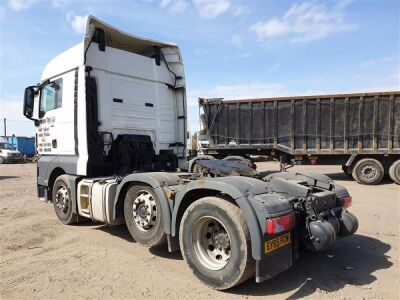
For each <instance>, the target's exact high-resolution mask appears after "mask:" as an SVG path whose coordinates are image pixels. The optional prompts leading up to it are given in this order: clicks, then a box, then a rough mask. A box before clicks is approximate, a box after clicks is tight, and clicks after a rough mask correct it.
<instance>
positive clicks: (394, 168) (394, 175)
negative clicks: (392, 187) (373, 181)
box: [389, 159, 400, 184]
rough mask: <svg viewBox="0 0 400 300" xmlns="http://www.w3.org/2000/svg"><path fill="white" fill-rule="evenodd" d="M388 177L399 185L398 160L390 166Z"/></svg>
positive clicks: (399, 165)
mask: <svg viewBox="0 0 400 300" xmlns="http://www.w3.org/2000/svg"><path fill="white" fill-rule="evenodd" d="M389 176H390V178H391V179H392V180H393V181H394V182H395V183H397V184H400V159H398V160H396V161H395V162H394V163H393V164H392V165H391V166H390V168H389Z"/></svg>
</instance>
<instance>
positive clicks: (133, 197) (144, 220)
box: [124, 185, 166, 247]
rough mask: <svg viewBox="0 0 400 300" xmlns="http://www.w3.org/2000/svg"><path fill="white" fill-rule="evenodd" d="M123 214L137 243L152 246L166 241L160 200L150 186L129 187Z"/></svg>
mask: <svg viewBox="0 0 400 300" xmlns="http://www.w3.org/2000/svg"><path fill="white" fill-rule="evenodd" d="M124 215H125V223H126V226H127V227H128V230H129V232H130V234H131V235H132V237H133V238H134V240H135V241H137V242H138V243H140V244H142V245H145V246H147V247H153V246H156V245H160V244H163V243H164V242H165V241H166V234H165V232H164V227H163V215H162V212H161V204H160V200H159V199H158V197H157V195H156V193H155V192H154V190H153V189H152V188H151V187H149V186H135V185H134V186H131V187H130V188H129V190H128V192H127V193H126V196H125V202H124Z"/></svg>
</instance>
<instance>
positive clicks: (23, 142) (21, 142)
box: [6, 136, 36, 157]
mask: <svg viewBox="0 0 400 300" xmlns="http://www.w3.org/2000/svg"><path fill="white" fill-rule="evenodd" d="M6 140H7V142H8V143H10V144H11V145H12V146H13V147H14V148H15V149H17V150H18V151H19V152H21V154H22V155H26V156H27V157H32V156H34V155H35V153H36V150H35V138H34V137H25V136H7V137H6Z"/></svg>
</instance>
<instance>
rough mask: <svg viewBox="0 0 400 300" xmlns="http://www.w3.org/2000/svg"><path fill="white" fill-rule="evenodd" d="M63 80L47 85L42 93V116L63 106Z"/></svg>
mask: <svg viewBox="0 0 400 300" xmlns="http://www.w3.org/2000/svg"><path fill="white" fill-rule="evenodd" d="M62 87H63V80H62V78H59V79H57V80H55V81H53V82H50V83H48V84H46V85H45V86H44V87H43V88H42V91H41V93H40V116H43V115H44V114H45V113H46V112H48V111H49V110H52V109H56V108H59V107H61V105H62Z"/></svg>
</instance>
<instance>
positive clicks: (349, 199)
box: [340, 196, 353, 208]
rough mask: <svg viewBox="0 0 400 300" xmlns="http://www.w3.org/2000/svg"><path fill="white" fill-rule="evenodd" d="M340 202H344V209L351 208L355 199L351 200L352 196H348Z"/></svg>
mask: <svg viewBox="0 0 400 300" xmlns="http://www.w3.org/2000/svg"><path fill="white" fill-rule="evenodd" d="M340 201H341V202H342V206H343V207H345V208H348V207H350V206H351V203H352V201H353V199H352V198H351V196H347V197H344V198H340Z"/></svg>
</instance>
